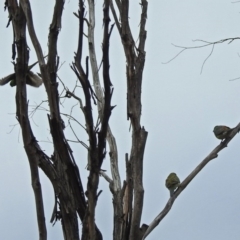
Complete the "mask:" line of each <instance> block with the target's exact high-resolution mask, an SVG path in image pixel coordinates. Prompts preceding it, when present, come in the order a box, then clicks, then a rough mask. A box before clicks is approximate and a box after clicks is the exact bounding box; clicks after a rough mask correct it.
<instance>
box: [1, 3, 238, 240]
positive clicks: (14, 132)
mask: <svg viewBox="0 0 240 240" xmlns="http://www.w3.org/2000/svg"><path fill="white" fill-rule="evenodd" d="M138 2H139V1H131V11H130V19H131V21H132V22H131V27H132V29H133V33H134V34H135V39H136V40H137V35H136V34H137V31H138V26H139V13H140V5H139V4H138ZM53 3H54V1H50V2H49V1H47V0H41V1H37V0H32V1H31V4H32V8H33V15H34V22H35V29H36V32H37V35H38V37H39V39H40V42H41V44H42V48H43V51H45V52H47V33H48V27H49V24H50V21H51V14H52V6H53ZM2 5H3V3H2ZM46 6H47V8H46ZM96 7H97V11H98V21H99V22H98V23H97V33H96V47H97V48H98V62H100V60H101V42H102V32H101V30H102V16H101V7H102V1H100V0H97V1H96ZM2 9H3V8H2ZM73 12H77V1H72V0H69V1H66V3H65V9H64V13H63V22H62V26H63V28H62V30H61V32H60V35H59V56H60V61H61V62H65V63H64V65H63V66H62V68H61V69H60V70H59V76H60V77H61V79H62V80H63V81H64V82H65V84H66V85H68V86H69V88H70V89H71V86H73V84H74V83H75V81H76V77H75V76H74V74H73V72H72V71H71V69H70V67H69V64H70V63H71V61H72V60H73V57H74V51H76V44H77V25H78V23H77V19H76V17H75V16H74V15H73V14H72V13H73ZM239 12H240V3H235V4H234V3H232V2H231V1H218V0H185V1H177V0H162V1H157V0H149V5H148V21H147V26H146V28H147V41H146V52H147V55H146V64H145V70H144V79H143V89H142V93H143V96H142V105H143V108H142V125H143V126H144V127H145V129H146V130H147V131H148V132H149V136H148V140H147V145H146V149H145V159H144V167H145V169H144V188H145V199H144V210H143V217H142V221H143V223H146V224H149V223H150V222H151V221H152V220H153V219H154V218H155V217H156V216H157V215H158V213H159V212H160V211H161V210H162V209H163V207H164V206H165V204H166V202H167V201H168V198H169V192H168V191H167V189H166V188H165V179H166V177H167V175H168V174H169V173H170V172H176V173H177V174H178V176H179V178H180V179H181V180H183V179H184V178H185V177H186V176H187V175H188V174H189V173H190V172H191V171H192V170H193V169H194V168H195V167H196V166H197V165H198V164H199V163H200V162H201V160H202V159H203V158H204V157H206V156H207V155H208V154H209V153H210V151H211V150H212V149H213V148H215V147H216V145H218V144H219V142H220V141H219V140H217V139H216V138H215V137H214V135H213V132H212V131H213V127H214V126H215V125H220V124H224V125H228V126H230V127H234V126H236V125H237V124H238V123H239V121H240V111H239V102H240V94H239V92H240V91H239V89H240V79H239V80H235V81H229V80H230V79H234V78H237V77H240V70H239V64H240V57H239V52H238V50H239V46H240V42H239V41H234V42H232V43H231V44H227V43H224V44H221V45H216V46H215V48H214V52H213V54H212V56H211V57H210V58H209V59H208V60H207V62H206V63H205V65H204V68H203V72H202V74H200V72H201V67H202V64H203V62H204V60H205V59H206V58H207V56H208V55H209V53H210V52H211V47H208V48H201V49H192V50H188V51H185V52H184V53H182V54H181V55H180V56H178V57H177V58H176V59H175V60H174V61H172V62H170V63H169V64H162V63H163V62H166V61H168V60H170V59H171V58H173V57H174V56H175V55H176V54H177V53H178V52H179V50H180V49H178V48H176V47H174V46H173V45H171V44H172V43H173V44H176V45H181V46H195V45H196V44H198V43H194V42H192V40H194V39H202V40H206V41H217V40H220V39H224V38H229V37H238V36H239V35H238V34H239V26H238V25H239V24H238V22H239V20H240V14H239ZM7 16H8V14H7V12H3V10H2V13H1V14H0V36H1V40H0V42H1V44H0V51H1V55H0V68H1V74H0V78H1V77H4V76H5V75H8V74H9V73H11V72H12V71H13V65H12V64H11V44H12V28H11V26H10V27H9V28H6V24H7V21H8V18H7ZM194 44H195V45H194ZM199 44H200V43H199ZM29 46H30V48H31V52H30V57H31V59H30V63H32V62H34V61H35V60H36V55H35V52H34V48H33V47H32V45H31V44H30V41H29ZM110 49H111V56H110V59H111V81H112V83H113V85H114V96H113V101H112V104H113V105H115V104H116V105H117V107H116V108H115V109H114V110H113V113H112V117H111V120H110V124H111V126H112V130H113V133H114V134H115V137H116V140H117V144H118V150H119V165H120V169H121V179H122V180H124V179H125V160H124V155H125V153H126V152H129V150H130V141H131V134H130V133H129V132H128V129H129V123H128V122H127V121H126V110H125V106H126V79H125V62H126V61H125V58H124V56H123V52H122V46H121V45H120V41H119V39H118V32H117V29H116V28H115V29H114V31H113V34H112V38H111V46H110ZM34 70H35V71H39V70H38V68H37V67H35V69H34ZM15 90H16V89H15V88H11V87H10V86H8V85H7V86H4V87H1V88H0V94H1V96H2V98H1V103H0V111H1V125H0V138H1V141H0V147H1V152H0V159H1V168H0V196H1V197H0V203H1V208H0V211H1V212H0V213H1V214H0V239H5V240H12V239H38V235H37V222H36V216H35V206H34V197H33V192H32V188H31V182H30V173H29V167H28V161H27V158H26V155H25V152H24V149H23V144H22V139H21V133H20V129H19V126H18V125H16V124H17V121H16V119H15ZM28 90H29V92H28V98H29V101H30V105H35V104H38V103H40V101H41V100H45V99H46V94H45V90H44V87H41V88H40V89H33V88H30V87H28ZM79 93H80V94H81V96H82V93H81V91H79ZM6 99H7V101H6ZM73 103H74V102H73V101H69V100H68V101H65V102H64V108H63V109H62V111H63V112H64V113H69V111H70V110H69V106H72V105H73ZM30 109H31V108H30ZM75 114H76V116H77V117H79V119H80V120H81V121H82V123H83V118H82V116H81V112H79V109H78V107H76V108H75ZM46 115H47V112H45V111H39V112H37V113H36V114H35V115H34V117H33V121H32V125H33V129H34V131H35V136H36V138H37V139H38V140H39V141H40V142H39V143H40V145H41V147H42V149H45V150H46V152H47V153H48V154H50V153H51V152H52V146H51V144H50V143H48V141H51V138H50V135H49V127H48V123H47V117H46ZM64 120H65V122H66V119H64ZM77 132H78V134H79V136H80V138H81V140H83V141H85V142H87V137H86V136H85V135H84V132H83V131H82V129H81V128H79V127H77ZM66 136H67V138H68V139H74V138H73V135H72V134H71V132H70V131H69V130H66ZM239 141H240V140H239V136H238V135H237V136H236V137H235V138H234V139H233V141H232V142H230V144H229V146H228V148H226V149H224V150H223V151H222V152H220V154H219V157H218V158H216V159H214V160H213V161H212V162H210V163H209V164H208V165H207V166H206V167H205V168H204V169H203V170H202V171H201V172H200V173H199V174H198V175H197V177H196V178H195V179H194V180H193V181H192V182H191V184H190V185H189V186H188V187H187V188H186V189H185V190H184V191H183V192H182V194H181V195H180V196H179V197H178V199H177V200H176V202H175V203H174V205H173V208H172V209H171V211H170V213H169V214H168V215H167V216H166V217H165V218H164V219H163V221H162V222H161V224H160V225H159V226H158V227H157V228H156V229H155V230H154V231H153V232H152V233H151V234H150V235H149V237H148V238H147V239H149V240H158V239H164V240H178V239H179V240H182V239H184V240H193V239H194V240H203V239H204V240H214V239H218V240H226V239H228V240H237V239H239V235H240V229H239V223H240V217H239V216H240V207H239V203H240V194H239V187H238V184H237V183H238V181H239V174H240V150H239ZM71 146H72V149H73V151H74V154H75V157H76V161H77V163H78V164H79V165H80V171H81V175H82V176H83V182H84V184H85V185H86V176H87V175H88V172H87V170H86V169H85V166H86V152H85V149H84V148H83V147H82V146H81V145H77V144H72V145H71ZM103 169H109V158H108V157H107V158H106V159H105V160H104V164H103ZM41 179H42V188H43V192H44V204H45V209H46V211H45V213H46V223H47V227H48V239H59V240H60V239H63V237H62V232H61V224H60V223H59V222H57V223H56V225H55V226H54V227H52V226H51V224H50V223H49V221H50V217H51V214H52V209H53V201H54V196H53V193H52V188H51V185H50V184H49V182H48V180H47V179H46V177H45V176H44V175H43V174H41ZM99 189H103V193H102V194H101V196H100V198H99V202H98V206H97V217H96V221H97V224H98V226H99V228H100V230H101V231H102V233H103V237H104V239H107V240H108V239H112V228H111V227H112V197H111V194H110V193H109V188H108V184H107V183H106V182H105V180H104V179H101V182H100V187H99ZM106 206H108V207H106ZM80 228H81V227H80Z"/></svg>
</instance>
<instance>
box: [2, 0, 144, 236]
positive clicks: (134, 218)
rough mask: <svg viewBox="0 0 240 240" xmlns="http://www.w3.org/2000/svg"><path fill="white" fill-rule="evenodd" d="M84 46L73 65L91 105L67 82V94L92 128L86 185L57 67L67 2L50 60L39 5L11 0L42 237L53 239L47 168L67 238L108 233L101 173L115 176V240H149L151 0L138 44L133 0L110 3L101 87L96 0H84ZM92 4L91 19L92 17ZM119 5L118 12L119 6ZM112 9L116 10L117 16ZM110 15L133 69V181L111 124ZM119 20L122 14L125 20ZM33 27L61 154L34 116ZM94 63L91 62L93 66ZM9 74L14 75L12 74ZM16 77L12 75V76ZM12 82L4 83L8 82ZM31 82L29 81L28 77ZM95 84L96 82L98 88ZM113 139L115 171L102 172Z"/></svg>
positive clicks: (54, 29) (57, 10)
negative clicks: (99, 219)
mask: <svg viewBox="0 0 240 240" xmlns="http://www.w3.org/2000/svg"><path fill="white" fill-rule="evenodd" d="M78 4H79V10H78V13H75V16H76V17H77V19H78V21H79V38H78V40H76V42H77V41H78V48H77V51H76V54H75V56H74V60H73V63H72V65H71V68H72V70H73V71H74V73H75V74H76V77H77V79H78V80H79V83H80V84H81V86H82V90H83V94H84V101H83V102H84V103H82V100H81V98H80V97H79V96H77V95H76V94H75V92H73V91H69V90H68V89H67V88H65V92H66V96H65V97H66V98H74V99H76V100H77V101H79V105H80V109H81V111H82V113H83V115H84V118H85V126H86V128H85V130H86V133H87V135H88V138H89V145H88V146H86V148H87V151H88V170H89V176H88V180H87V186H86V189H85V188H84V186H83V185H82V180H81V176H80V174H79V170H78V166H77V164H76V162H75V160H74V153H73V152H72V150H71V148H70V145H69V144H68V141H67V140H66V137H65V134H64V132H63V130H64V127H65V126H64V122H63V120H62V118H61V110H60V106H59V101H60V100H59V92H58V82H57V70H58V65H59V56H58V51H57V48H58V46H57V43H58V34H59V31H60V29H61V21H62V13H63V7H64V0H60V1H56V2H55V7H54V12H53V17H52V22H51V24H50V28H49V35H48V40H49V42H48V52H47V58H46V59H45V58H44V55H43V51H42V48H41V45H40V43H39V41H38V37H37V35H36V33H35V29H34V24H33V18H32V10H31V5H30V2H29V1H28V0H20V1H17V0H6V2H5V9H7V10H8V12H9V22H8V26H9V25H10V24H12V29H13V36H14V42H13V45H12V57H13V60H15V59H16V60H15V63H14V66H15V67H14V71H15V72H14V73H13V75H11V76H14V81H15V82H14V83H12V85H13V84H16V107H17V112H16V116H17V119H18V121H19V124H20V126H21V130H22V138H23V142H24V148H25V151H26V154H27V158H28V161H29V165H30V169H31V177H32V187H33V191H34V195H35V204H36V210H37V222H38V229H39V239H41V240H45V239H47V231H46V223H45V214H44V207H43V197H42V191H41V183H40V179H39V172H38V171H39V168H40V169H41V170H42V171H43V172H44V173H45V174H46V176H47V177H48V178H49V180H50V182H51V184H52V186H53V189H54V194H55V206H54V211H53V215H52V219H51V222H54V221H57V220H60V221H61V223H62V230H63V235H64V239H71V240H74V239H76V240H77V239H80V232H81V239H92V240H94V239H96V240H98V239H103V237H102V234H101V232H100V230H99V229H98V227H97V223H96V222H95V208H96V205H97V201H98V196H99V195H100V193H101V192H98V184H99V177H100V175H102V176H103V177H104V178H105V179H106V180H107V181H108V182H109V187H110V190H111V192H112V195H113V209H114V216H113V220H114V229H113V238H114V239H119V240H120V239H141V236H142V235H143V229H141V228H140V221H141V214H142V208H143V196H144V189H143V183H142V174H143V169H142V167H143V154H144V148H145V143H146V139H147V132H146V131H145V129H144V127H142V126H141V122H140V118H141V88H142V73H143V68H144V62H145V50H144V47H145V40H146V31H145V23H146V19H147V1H146V0H142V1H141V8H142V14H141V22H140V31H139V42H138V45H136V43H135V41H134V39H133V36H132V33H131V29H130V27H129V22H128V21H129V17H128V11H129V9H128V8H129V2H128V1H118V0H116V3H113V2H112V1H111V0H105V1H103V26H104V28H103V40H102V68H101V71H102V78H103V86H101V85H100V80H99V79H100V77H99V73H100V71H99V69H98V63H97V61H96V53H95V42H94V27H95V9H94V7H95V6H94V5H95V3H94V1H93V0H88V4H86V2H84V1H82V0H80V1H79V3H78ZM86 5H87V8H88V19H86V9H85V8H86ZM115 8H116V10H117V11H116V10H115ZM111 14H112V15H111ZM110 15H111V16H112V18H113V19H112V20H115V23H116V26H117V29H118V31H119V36H120V38H121V41H122V45H123V50H124V52H125V55H126V61H127V64H126V72H127V89H128V90H127V118H128V119H129V120H130V121H131V126H132V149H131V152H130V154H126V169H127V176H126V180H125V181H124V182H123V184H122V183H121V180H120V174H119V171H118V153H117V146H116V141H115V138H114V136H113V134H112V131H111V128H110V126H109V118H110V116H111V112H112V110H113V108H114V106H112V105H111V98H112V94H113V85H112V83H111V80H110V74H109V66H110V57H109V45H110V37H111V32H112V29H113V25H111V26H110V21H111V20H110ZM118 19H121V20H120V21H119V20H118ZM84 29H87V32H88V36H87V39H88V47H89V57H88V56H83V53H82V51H83V38H84V37H85V36H84V34H85V33H84ZM27 32H28V34H29V36H30V39H31V42H32V44H33V46H34V50H35V53H36V55H37V59H38V64H39V68H40V77H41V79H42V82H43V85H44V87H45V89H46V92H47V98H48V104H49V109H48V110H49V114H48V115H47V117H48V122H49V127H50V132H51V136H52V142H53V149H54V151H53V153H52V155H51V156H48V155H46V154H45V153H44V152H43V151H42V149H41V146H40V144H39V143H38V141H37V139H36V137H35V135H34V133H33V130H32V127H31V123H30V120H29V114H28V100H27V90H26V79H27V76H28V75H29V69H30V68H29V67H28V62H29V48H28V44H27V40H26V36H27ZM89 62H90V64H89ZM89 69H91V71H92V76H93V80H92V81H91V80H90V79H89V71H90V70H89ZM5 80H6V79H5ZM7 81H10V78H9V79H7ZM5 83H6V81H5V82H4V84H5ZM27 83H28V82H27ZM92 83H93V86H94V87H93V88H92V86H91V85H92ZM102 88H103V89H104V91H103V90H102ZM92 104H97V107H98V119H99V121H97V123H96V124H95V121H94V116H93V112H92ZM106 144H108V145H109V149H110V151H109V155H110V159H111V173H112V177H109V176H107V174H106V173H105V172H103V171H102V170H101V165H102V162H103V159H104V158H105V155H106ZM79 220H80V221H81V222H82V231H79Z"/></svg>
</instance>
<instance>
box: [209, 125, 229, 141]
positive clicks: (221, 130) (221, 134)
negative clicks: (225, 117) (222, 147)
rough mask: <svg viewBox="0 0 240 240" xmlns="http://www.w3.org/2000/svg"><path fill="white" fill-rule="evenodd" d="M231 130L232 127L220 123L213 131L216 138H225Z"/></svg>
mask: <svg viewBox="0 0 240 240" xmlns="http://www.w3.org/2000/svg"><path fill="white" fill-rule="evenodd" d="M231 130H232V129H231V128H230V127H227V126H224V125H219V126H215V127H214V129H213V132H214V134H215V136H216V138H218V139H221V140H223V139H225V138H226V137H227V136H228V134H229V133H230V131H231Z"/></svg>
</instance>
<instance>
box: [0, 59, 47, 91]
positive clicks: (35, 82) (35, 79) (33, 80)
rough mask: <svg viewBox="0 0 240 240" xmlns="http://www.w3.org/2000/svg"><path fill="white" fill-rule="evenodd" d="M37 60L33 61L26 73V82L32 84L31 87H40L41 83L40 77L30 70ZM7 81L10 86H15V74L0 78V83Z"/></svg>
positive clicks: (3, 83)
mask: <svg viewBox="0 0 240 240" xmlns="http://www.w3.org/2000/svg"><path fill="white" fill-rule="evenodd" d="M37 63H38V62H35V63H33V64H32V65H30V66H29V67H28V73H27V75H26V84H28V85H30V86H32V87H40V86H41V85H42V79H41V78H40V77H39V76H38V75H36V74H34V73H33V72H32V71H30V70H31V69H32V68H33V67H34V66H35V65H36V64H37ZM8 82H10V86H11V87H15V86H16V74H15V73H12V74H10V75H8V76H6V77H4V78H2V79H0V85H5V84H7V83H8Z"/></svg>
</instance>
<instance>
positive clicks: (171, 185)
mask: <svg viewBox="0 0 240 240" xmlns="http://www.w3.org/2000/svg"><path fill="white" fill-rule="evenodd" d="M179 184H180V180H179V178H178V176H177V174H176V173H170V174H169V175H168V177H167V179H166V183H165V186H166V188H168V190H169V191H170V197H172V196H173V194H174V191H175V190H176V189H177V187H178V186H179Z"/></svg>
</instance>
